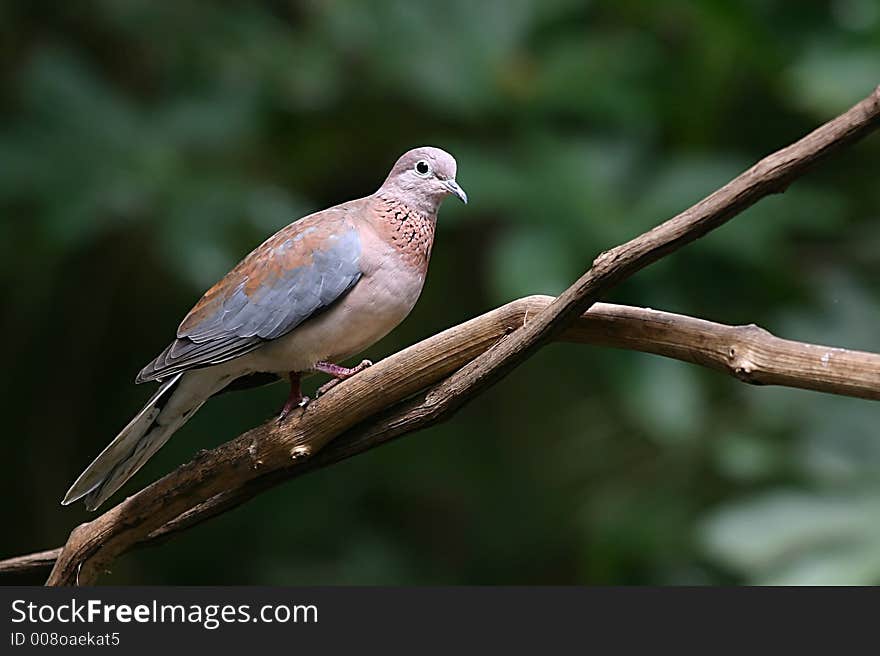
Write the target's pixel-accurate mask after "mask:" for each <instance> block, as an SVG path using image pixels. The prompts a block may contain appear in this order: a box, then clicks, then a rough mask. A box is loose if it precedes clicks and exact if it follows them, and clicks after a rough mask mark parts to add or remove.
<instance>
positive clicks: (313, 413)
mask: <svg viewBox="0 0 880 656" xmlns="http://www.w3.org/2000/svg"><path fill="white" fill-rule="evenodd" d="M878 123H880V88H878V89H876V90H875V91H874V92H873V93H872V94H871V95H870V96H868V97H867V98H865V99H864V100H862V101H861V102H860V103H858V104H857V105H855V106H854V107H852V108H851V109H850V110H849V111H847V112H846V113H844V114H842V115H840V116H838V117H837V118H836V119H834V120H832V121H830V122H828V123H826V124H824V125H823V126H821V127H819V128H818V129H817V130H815V131H813V132H812V133H810V134H809V135H807V136H806V137H804V138H803V139H801V140H800V141H798V142H796V143H794V144H792V145H791V146H788V147H786V148H783V149H782V150H780V151H777V152H776V153H774V154H772V155H769V156H768V157H766V158H764V159H763V160H761V161H760V162H758V163H757V164H756V165H755V166H753V167H752V168H750V169H749V170H747V171H745V172H744V173H743V174H741V175H740V176H738V177H737V178H735V179H734V180H732V181H731V182H729V183H728V184H726V185H725V186H724V187H722V188H721V189H719V190H718V191H716V192H715V193H713V194H711V195H710V196H708V197H707V198H705V199H704V200H702V201H700V202H699V203H697V204H696V205H694V206H693V207H691V208H690V209H688V210H686V211H685V212H683V213H681V214H679V215H678V216H676V217H674V218H672V219H670V220H668V221H666V222H665V223H663V224H661V225H659V226H657V227H656V228H654V229H653V230H651V231H649V232H647V233H645V234H643V235H641V236H639V237H637V238H635V239H633V240H631V241H629V242H627V243H626V244H624V245H622V246H618V247H617V248H614V249H612V250H610V251H608V252H606V253H603V254H602V255H600V256H599V257H598V258H597V259H596V260H595V262H594V263H593V266H592V268H591V269H590V270H589V271H587V273H585V274H584V275H583V276H582V277H581V278H580V279H579V280H578V281H577V282H576V283H575V284H574V285H572V287H570V288H569V289H567V290H566V291H565V292H564V293H563V294H562V295H560V296H559V297H558V298H556V299H555V300H554V301H553V302H551V303H550V304H549V305H548V306H547V307H546V308H545V309H544V310H543V311H541V312H540V313H539V314H538V315H537V316H536V317H535V318H534V320H530V321H528V322H526V323H525V325H524V326H523V327H522V328H520V329H517V330H515V331H514V332H513V333H512V334H510V335H509V336H507V337H505V338H502V339H501V340H500V341H499V342H498V343H497V344H495V345H494V346H492V348H488V346H489V345H488V344H480V343H477V342H465V343H463V344H459V347H460V348H459V352H460V353H462V352H467V353H470V354H471V357H474V359H473V360H472V361H470V362H469V363H468V364H466V365H464V366H463V367H461V369H458V370H457V371H455V373H453V374H452V375H450V376H449V377H448V378H446V379H445V380H443V381H442V382H440V383H439V384H437V385H435V386H434V387H432V388H430V389H429V390H428V391H427V392H420V391H419V390H422V389H423V388H424V387H425V385H426V384H430V383H432V382H434V381H435V380H437V379H436V378H434V379H432V378H431V377H430V376H431V374H432V372H433V373H436V372H438V371H443V370H446V371H447V373H448V371H450V370H452V369H454V368H455V367H449V366H448V365H449V364H450V362H451V358H450V356H449V355H448V353H447V351H446V350H445V349H443V348H442V347H443V346H444V344H443V343H442V340H443V336H444V335H447V333H448V331H447V333H441V334H440V335H437V336H435V337H432V338H430V339H429V340H426V342H425V343H423V346H424V344H426V343H431V346H432V347H438V348H431V349H422V350H417V351H413V350H412V348H410V349H406V350H404V351H402V352H401V353H398V354H397V355H396V356H394V357H391V358H388V359H386V360H384V361H383V362H381V363H379V364H377V365H375V366H373V367H371V368H370V369H367V370H366V371H364V372H361V373H360V374H358V375H357V376H354V377H353V378H351V379H350V380H348V381H346V383H345V384H344V385H339V386H337V387H336V388H335V389H333V390H331V392H330V393H328V394H327V395H326V396H325V397H323V398H321V399H320V400H318V401H317V402H315V403H312V404H310V405H309V406H308V407H307V408H306V410H305V411H304V412H303V413H302V414H301V415H299V416H296V417H292V418H290V419H288V420H287V422H286V423H284V424H283V425H279V424H277V423H276V422H268V423H266V424H264V425H263V426H260V427H258V428H255V429H252V430H250V431H248V432H246V433H244V434H243V435H241V436H239V437H238V438H236V439H234V440H232V441H230V442H228V443H226V444H223V445H221V446H219V447H217V448H216V449H214V450H212V451H210V452H202V453H200V454H199V455H198V456H197V457H196V458H195V459H194V460H193V461H192V462H190V463H187V464H185V465H183V466H181V467H179V468H178V469H177V470H175V471H174V472H172V473H171V474H169V475H167V476H165V477H163V478H162V479H160V480H158V481H156V482H155V483H153V484H152V485H150V486H148V487H147V488H145V489H144V490H141V491H140V492H138V493H137V494H135V495H134V496H132V497H129V498H128V499H126V500H125V501H123V502H122V503H120V504H119V505H118V506H116V507H114V508H112V509H110V510H109V511H107V512H106V513H104V514H103V515H101V516H99V517H98V518H96V519H94V520H92V521H91V522H88V523H86V524H82V525H80V526H78V527H77V528H76V529H74V530H73V532H72V533H71V535H70V537H69V539H68V541H67V544H66V545H65V546H64V549H63V551H62V553H61V555H60V556H59V558H58V560H57V561H56V563H55V567H54V568H53V570H52V573H51V574H50V575H49V579H48V581H47V584H49V585H65V584H66V585H70V584H74V583H77V582H80V583H91V582H93V581H94V580H95V579H96V578H97V576H98V574H99V572H101V571H102V570H103V569H104V568H105V567H106V566H107V565H109V563H110V562H112V560H113V559H114V558H115V557H116V556H118V555H119V554H121V553H123V552H125V551H126V550H128V549H130V548H131V547H132V546H133V545H135V544H137V543H139V542H141V541H143V540H144V539H145V538H147V537H148V536H149V535H150V534H151V533H152V532H154V531H156V530H158V529H160V528H161V527H162V526H163V525H165V524H167V523H168V522H170V521H172V520H174V519H175V518H177V517H180V516H182V515H183V514H184V513H186V512H187V511H189V510H191V509H192V508H195V507H196V506H198V505H199V504H201V503H204V502H206V501H208V500H210V499H212V498H214V497H216V496H217V495H221V494H227V495H228V494H230V493H232V492H233V491H234V490H236V489H238V488H243V487H246V486H248V485H249V484H251V482H252V481H255V480H257V479H259V478H262V477H265V476H271V475H275V473H276V472H278V474H277V475H278V476H283V473H282V472H284V471H285V470H287V469H288V468H289V467H290V466H291V462H294V463H296V462H300V461H306V460H308V459H310V458H312V457H314V455H315V454H316V453H318V452H319V451H320V449H322V448H323V447H324V446H325V445H326V444H327V443H328V442H329V441H330V440H332V439H333V438H335V437H337V436H338V435H340V434H341V433H343V432H344V431H346V430H349V429H351V428H352V427H354V426H356V425H357V424H358V423H360V422H363V421H365V420H366V419H368V418H369V417H372V416H374V415H377V414H378V413H380V412H383V411H387V408H389V407H391V406H393V405H394V404H396V403H398V402H400V401H401V400H403V399H405V398H407V397H410V396H412V395H413V394H417V396H416V397H415V398H413V399H412V400H410V401H407V402H406V403H404V404H403V405H402V407H401V408H400V409H399V410H398V411H395V412H399V413H402V414H397V415H396V417H397V418H396V419H394V422H393V426H391V427H390V428H389V430H391V431H392V432H393V431H394V430H396V429H395V428H394V426H401V427H402V428H401V430H406V431H411V430H414V429H416V428H419V427H422V426H425V425H428V424H430V423H434V422H436V421H439V420H441V419H444V418H447V417H449V416H451V415H452V414H453V413H454V412H455V411H456V410H457V409H458V408H459V407H460V406H461V405H463V404H464V403H466V402H467V401H468V400H470V399H472V398H474V397H475V396H477V395H479V394H480V393H481V392H482V391H483V390H485V389H486V388H487V387H488V386H490V385H492V384H494V383H495V382H497V381H498V380H500V379H501V378H503V376H504V375H505V374H506V373H508V372H509V371H511V370H512V369H513V368H514V367H516V366H517V365H519V364H520V363H521V362H522V361H523V360H524V359H526V358H527V357H529V356H530V355H531V354H532V353H533V352H534V351H535V350H536V349H538V348H539V347H540V346H541V345H542V344H543V343H545V342H546V341H547V340H549V339H551V338H553V337H555V336H556V335H558V334H559V333H560V332H561V331H562V330H563V329H564V328H565V327H566V325H568V324H569V323H570V322H571V321H572V320H573V319H574V318H576V317H577V316H579V315H580V314H581V313H582V312H584V311H585V310H587V309H588V308H589V307H590V305H592V304H593V303H594V302H595V301H596V300H597V299H598V298H599V297H600V296H601V295H602V294H603V293H605V292H607V291H608V290H609V289H610V288H611V287H613V286H614V285H615V284H617V283H619V282H620V281H622V280H624V279H625V278H627V277H629V276H631V275H633V274H634V273H636V272H637V271H639V270H640V269H642V268H644V267H645V266H647V265H648V264H650V263H652V262H654V261H656V260H658V259H659V258H661V257H663V256H664V255H666V254H668V253H670V252H672V251H674V250H676V249H678V248H680V247H681V246H683V245H685V244H687V243H690V242H691V241H693V240H695V239H697V238H699V237H701V236H702V235H704V234H706V233H707V232H709V231H710V230H712V229H714V228H716V227H718V226H720V225H722V224H723V223H725V222H726V221H728V220H729V219H731V218H732V217H733V216H735V215H736V214H738V213H739V212H741V211H742V210H744V209H746V208H747V207H749V206H751V205H752V204H754V203H755V202H757V201H758V200H759V199H760V198H763V197H764V196H767V195H769V194H771V193H776V192H780V191H783V190H784V189H785V188H786V187H787V185H788V184H790V183H791V182H792V181H793V180H794V179H795V178H797V177H798V176H800V175H802V174H803V173H804V172H805V171H806V170H807V169H808V168H809V167H810V166H811V165H812V164H814V163H815V162H816V161H818V160H819V159H821V158H823V157H825V156H826V155H828V154H830V153H831V152H834V151H836V150H838V149H840V148H842V147H843V146H845V145H847V144H849V143H852V142H853V141H855V140H857V139H860V138H862V137H864V136H865V135H867V134H868V133H870V132H871V131H872V130H874V129H876V127H877V125H878ZM468 323H470V322H468ZM468 323H466V324H463V326H460V327H459V328H460V329H461V328H464V327H465V326H468ZM447 337H448V335H447ZM463 337H464V338H465V339H467V338H468V337H471V338H475V337H476V336H475V335H471V334H470V333H468V332H465V333H464V334H463ZM432 340H436V341H432ZM483 351H484V352H483ZM481 352H482V354H481V355H479V357H476V356H477V354H480V353H481Z"/></svg>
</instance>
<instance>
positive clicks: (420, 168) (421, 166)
mask: <svg viewBox="0 0 880 656" xmlns="http://www.w3.org/2000/svg"><path fill="white" fill-rule="evenodd" d="M430 172H431V165H430V164H428V163H427V162H426V161H425V160H423V159H422V160H419V161H418V162H416V173H418V174H419V175H420V176H422V177H424V176H426V175H428V174H429V173H430Z"/></svg>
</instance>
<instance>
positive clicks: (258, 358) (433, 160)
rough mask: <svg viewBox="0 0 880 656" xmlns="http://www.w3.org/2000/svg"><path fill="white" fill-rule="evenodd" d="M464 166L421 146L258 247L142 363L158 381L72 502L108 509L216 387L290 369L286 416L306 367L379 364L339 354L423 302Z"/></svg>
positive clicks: (299, 400) (298, 397) (145, 378)
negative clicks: (346, 197) (376, 178)
mask: <svg viewBox="0 0 880 656" xmlns="http://www.w3.org/2000/svg"><path fill="white" fill-rule="evenodd" d="M456 169H457V164H456V161H455V159H454V158H453V157H452V155H450V154H449V153H447V152H446V151H444V150H441V149H439V148H434V147H430V146H424V147H420V148H415V149H413V150H410V151H408V152H406V153H404V154H403V155H402V156H401V157H400V158H399V159H398V160H397V162H396V163H395V164H394V166H393V167H392V168H391V171H390V173H389V174H388V176H387V178H386V179H385V181H384V182H383V183H382V186H381V187H379V189H378V190H377V191H376V192H375V193H373V194H372V195H370V196H366V197H364V198H359V199H356V200H352V201H348V202H345V203H342V204H340V205H336V206H334V207H331V208H329V209H326V210H322V211H320V212H316V213H314V214H310V215H308V216H305V217H303V218H301V219H299V220H297V221H294V222H293V223H291V224H289V225H287V226H286V227H284V228H282V229H281V230H280V231H278V232H277V233H275V234H274V235H273V236H271V237H269V238H268V239H267V240H266V241H264V242H263V243H262V244H261V245H260V246H258V247H257V248H255V249H254V250H253V251H251V253H250V254H249V255H247V256H246V257H245V258H244V259H243V260H242V261H241V262H240V263H239V264H238V265H236V266H235V267H234V268H233V269H232V270H231V271H230V272H229V273H227V274H226V275H225V276H224V277H223V278H221V279H220V281H219V282H217V283H216V284H215V285H214V286H213V287H211V288H210V289H209V290H208V291H207V292H206V293H205V294H204V295H203V296H202V297H201V299H200V300H199V301H198V302H197V303H196V304H195V306H194V307H193V308H192V309H191V310H190V311H189V313H188V314H187V315H186V316H185V317H184V319H183V321H182V322H181V323H180V325H179V326H178V328H177V333H176V336H175V338H174V340H173V341H172V342H171V343H170V344H169V345H168V347H167V348H165V350H164V351H162V352H161V353H160V354H159V355H158V356H157V357H156V358H155V359H154V360H153V361H152V362H150V363H149V364H148V365H146V366H145V367H144V368H143V369H142V370H141V372H140V373H139V374H138V376H137V378H136V379H135V382H136V383H146V382H149V381H156V382H158V383H159V388H158V390H157V391H156V393H155V394H153V396H152V397H151V398H150V400H149V401H148V402H147V404H146V405H145V406H144V407H143V409H142V410H141V411H140V412H138V413H137V414H136V415H135V416H134V418H133V419H132V420H131V421H130V422H129V423H128V424H127V425H126V426H125V427H124V428H123V429H122V430H121V431H120V432H119V434H118V435H117V436H116V438H115V439H114V440H113V441H112V442H110V444H108V445H107V447H106V448H105V449H104V450H103V451H101V453H100V454H99V455H98V456H97V457H96V458H95V459H94V460H93V461H92V463H91V464H90V465H89V466H88V467H87V468H86V469H85V470H84V471H83V472H82V474H80V475H79V477H78V478H77V479H76V481H75V482H74V483H73V485H71V487H70V489H69V490H68V492H67V494H66V495H65V496H64V499H63V500H62V502H61V503H62V504H63V505H68V504H71V503H73V502H75V501H78V500H80V499H83V500H84V502H85V506H86V508H87V509H88V510H95V509H97V508H98V507H99V506H100V505H101V504H102V503H104V501H106V500H107V499H108V498H110V497H111V496H112V495H113V494H114V493H115V492H116V491H117V490H118V489H119V488H120V487H121V486H122V485H123V484H125V482H126V481H128V479H129V478H131V477H132V476H133V475H134V474H135V473H136V472H137V471H138V470H139V469H140V468H141V467H142V466H143V465H144V463H146V462H147V460H149V459H150V458H151V457H152V456H153V455H154V454H155V453H156V452H157V451H158V450H159V449H160V448H161V447H162V446H163V445H164V444H165V443H166V442H167V441H168V439H169V438H170V437H171V436H172V435H173V434H174V433H175V432H176V431H177V430H178V429H179V428H180V427H181V426H183V424H184V423H185V422H186V421H187V420H188V419H189V418H190V417H192V415H193V414H194V413H195V412H196V411H197V410H198V409H199V408H201V406H202V405H203V404H204V403H205V402H206V401H207V400H208V399H209V398H211V397H212V396H215V395H217V394H220V393H222V392H225V391H230V390H236V389H244V388H248V387H254V386H257V385H261V384H266V383H268V382H275V381H278V380H283V379H284V378H286V379H287V380H288V382H289V383H290V391H289V394H288V396H287V400H286V402H285V403H284V406H283V408H282V410H281V413H280V415H279V417H278V420H279V421H284V420H285V418H286V417H287V416H288V415H289V414H290V413H291V411H292V410H294V409H295V408H298V407H304V406H305V405H306V404H307V403H308V402H309V398H308V397H306V396H304V395H303V393H302V388H301V380H302V378H303V377H304V376H307V375H310V374H314V373H319V372H320V373H324V374H328V375H329V376H331V380H330V382H329V383H328V384H327V385H325V386H324V388H326V387H328V386H329V385H332V384H334V383H335V382H338V381H340V380H344V379H346V378H350V377H351V376H353V375H355V374H357V373H358V372H360V371H362V370H363V369H364V368H366V367H368V366H370V365H371V362H370V361H369V360H364V361H362V362H361V363H360V364H358V365H357V366H355V367H351V368H348V367H344V366H342V365H340V364H338V362H340V361H343V360H346V359H347V358H350V357H352V356H354V355H356V354H358V353H360V352H362V351H363V350H365V349H366V348H368V347H369V346H371V345H372V344H374V343H376V342H377V341H379V340H380V339H381V338H382V337H384V336H385V335H387V334H388V333H389V332H391V331H392V330H393V329H394V328H396V327H397V325H398V324H400V322H401V321H403V320H404V319H405V318H406V317H407V315H409V313H410V311H411V310H412V309H413V307H414V306H415V304H416V301H417V300H418V298H419V295H420V294H421V291H422V287H423V285H424V282H425V276H426V274H427V270H428V262H429V260H430V257H431V248H432V246H433V243H434V230H435V226H436V222H437V213H438V210H439V207H440V204H441V202H442V201H443V200H444V199H445V198H446V197H447V196H455V197H457V198H458V199H460V200H461V201H462V202H463V203H465V204H466V203H467V200H468V198H467V194H466V193H465V192H464V190H463V189H462V188H461V186H459V184H458V183H457V182H456ZM322 389H323V388H322ZM320 392H321V390H319V394H320Z"/></svg>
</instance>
